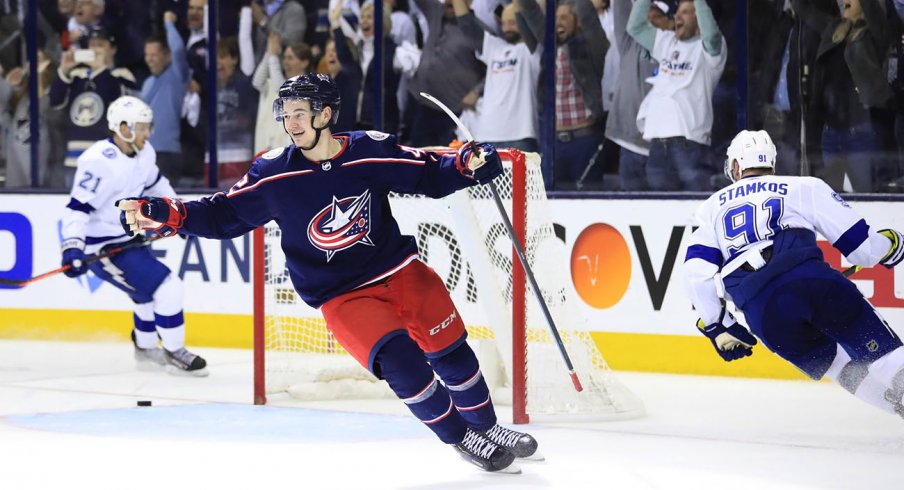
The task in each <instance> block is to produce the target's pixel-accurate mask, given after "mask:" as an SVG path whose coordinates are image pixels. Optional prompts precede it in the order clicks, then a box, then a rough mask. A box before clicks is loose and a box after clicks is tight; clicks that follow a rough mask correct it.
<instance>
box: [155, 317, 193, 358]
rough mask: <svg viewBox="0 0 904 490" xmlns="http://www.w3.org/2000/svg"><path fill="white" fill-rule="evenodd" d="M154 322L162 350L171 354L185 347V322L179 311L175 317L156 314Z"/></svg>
mask: <svg viewBox="0 0 904 490" xmlns="http://www.w3.org/2000/svg"><path fill="white" fill-rule="evenodd" d="M154 322H155V323H156V324H157V333H158V334H159V335H160V341H161V342H162V343H163V348H164V349H166V350H168V351H170V352H173V351H176V350H179V349H181V348H182V347H185V320H184V319H183V316H182V312H181V311H180V312H179V313H176V314H175V315H161V314H159V313H157V314H155V315H154Z"/></svg>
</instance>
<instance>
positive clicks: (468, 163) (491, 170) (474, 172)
mask: <svg viewBox="0 0 904 490" xmlns="http://www.w3.org/2000/svg"><path fill="white" fill-rule="evenodd" d="M455 168H457V169H458V171H459V172H461V174H462V175H464V176H465V177H468V178H471V179H474V180H476V181H477V182H480V183H481V184H483V183H486V182H489V181H491V180H493V179H494V178H496V177H497V176H499V175H501V174H502V159H501V158H499V153H497V152H496V147H494V146H493V145H491V144H489V143H477V142H475V141H472V142H470V143H468V144H466V145H464V146H462V147H461V148H459V149H458V155H456V157H455Z"/></svg>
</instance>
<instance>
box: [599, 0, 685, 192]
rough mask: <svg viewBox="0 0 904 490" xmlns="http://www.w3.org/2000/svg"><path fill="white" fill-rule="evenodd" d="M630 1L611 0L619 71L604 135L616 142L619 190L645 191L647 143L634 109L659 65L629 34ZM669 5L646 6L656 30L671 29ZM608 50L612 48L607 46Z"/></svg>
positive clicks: (642, 97)
mask: <svg viewBox="0 0 904 490" xmlns="http://www.w3.org/2000/svg"><path fill="white" fill-rule="evenodd" d="M631 5H632V0H612V5H611V7H610V9H609V10H611V11H612V17H613V28H614V38H615V40H616V41H615V46H616V48H617V49H618V51H619V71H618V78H617V79H616V81H615V91H614V93H613V97H612V106H611V107H610V109H609V117H608V118H607V119H606V138H608V139H609V140H610V141H612V142H614V143H615V144H617V145H618V146H619V147H620V149H619V153H618V176H619V181H620V186H621V190H624V191H643V190H647V188H648V187H647V176H646V173H645V172H646V165H647V157H649V156H650V142H649V141H646V140H644V139H643V134H642V133H641V132H640V131H639V130H638V129H637V110H638V109H639V108H640V103H641V102H642V101H643V99H644V97H646V95H647V93H649V91H650V88H651V85H650V84H649V83H648V82H647V78H650V77H651V76H653V75H654V74H655V73H656V70H657V69H658V64H657V63H656V60H654V59H653V57H652V56H651V55H650V51H649V50H647V48H645V47H643V46H641V45H640V44H639V43H638V42H637V41H635V40H634V38H633V37H631V35H630V34H628V31H627V27H628V17H629V16H630V15H631ZM669 10H671V8H670V6H669V5H668V4H666V3H665V2H653V3H652V4H650V7H649V8H648V9H647V20H648V21H649V22H650V24H652V25H653V26H654V27H655V28H656V29H661V30H672V28H673V26H674V21H673V20H672V19H670V18H669V17H668V12H669ZM610 51H611V47H610Z"/></svg>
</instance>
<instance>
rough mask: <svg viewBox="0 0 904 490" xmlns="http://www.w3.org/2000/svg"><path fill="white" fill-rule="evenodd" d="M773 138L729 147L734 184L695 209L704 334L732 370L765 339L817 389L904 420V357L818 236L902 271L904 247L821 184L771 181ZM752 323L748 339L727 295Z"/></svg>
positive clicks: (861, 259)
mask: <svg viewBox="0 0 904 490" xmlns="http://www.w3.org/2000/svg"><path fill="white" fill-rule="evenodd" d="M775 153H776V152H775V146H774V145H773V143H772V140H771V138H770V137H769V134H768V133H766V132H765V131H741V133H739V134H738V135H737V136H736V137H735V138H734V140H733V141H732V142H731V145H730V146H729V148H728V158H727V160H726V162H725V172H726V175H728V177H729V178H730V179H731V181H732V182H733V184H732V185H730V186H728V187H725V188H724V189H722V190H720V191H718V192H716V193H715V194H714V195H713V196H711V197H710V198H709V199H707V201H706V202H704V203H703V204H702V205H701V206H700V208H699V209H698V211H697V215H696V219H697V224H698V225H699V226H700V227H699V228H698V229H697V230H696V231H695V232H694V234H693V236H692V239H691V243H690V246H689V247H688V250H687V257H686V259H685V264H684V279H685V285H686V287H687V291H688V293H689V295H690V297H691V300H692V301H693V304H694V306H695V307H696V309H697V311H698V312H699V313H700V317H701V318H700V320H699V321H698V328H699V329H700V331H701V332H702V333H703V334H704V335H705V336H707V337H708V338H709V339H710V340H711V341H712V343H713V346H714V347H715V348H716V351H717V352H718V353H719V355H720V356H722V358H723V359H725V360H726V361H733V360H735V359H740V358H742V357H745V356H749V355H751V354H752V350H751V349H752V347H753V345H755V344H756V343H757V338H759V339H760V340H761V341H762V342H763V344H764V345H765V346H766V347H767V348H769V350H771V351H773V352H775V353H776V354H778V355H779V356H781V357H782V358H784V359H785V360H787V361H788V362H790V363H792V364H794V365H795V366H797V367H798V368H799V369H800V370H801V371H803V372H804V373H806V374H807V375H808V376H810V377H811V378H813V379H821V378H822V377H823V376H828V377H829V378H830V379H832V380H834V381H836V382H838V384H840V385H841V386H842V387H844V389H846V390H847V391H849V392H850V393H852V394H854V395H855V396H856V397H857V398H860V399H862V400H864V401H866V402H867V403H870V404H872V405H874V406H877V407H879V408H881V409H883V410H885V411H888V412H892V413H897V414H898V415H901V416H902V417H904V404H902V396H904V347H902V345H901V340H900V339H899V338H898V336H897V335H896V334H895V332H894V331H893V330H892V329H891V328H890V327H889V326H888V324H887V323H886V322H885V320H884V319H882V317H881V316H879V314H878V313H877V312H876V310H875V309H874V308H873V307H872V305H870V303H869V302H868V301H867V300H866V299H865V298H864V297H863V295H862V294H861V293H860V291H859V290H858V289H857V287H856V286H855V285H854V284H853V283H852V282H851V281H849V280H848V279H847V278H845V277H844V276H843V275H842V274H841V273H840V272H838V271H836V270H835V269H833V268H831V267H830V266H829V265H828V264H827V263H826V262H825V261H824V260H823V255H822V252H821V251H820V249H819V248H818V247H817V245H816V233H819V234H820V235H822V236H823V237H824V238H825V239H826V240H828V241H829V243H831V244H832V246H834V247H835V248H837V249H838V250H840V251H841V253H842V254H844V256H845V257H847V259H848V260H849V261H850V262H851V263H852V264H855V265H860V266H866V267H869V266H874V265H877V264H881V265H883V266H885V267H888V268H892V267H894V266H896V265H898V264H899V263H900V262H901V260H902V258H904V244H902V241H904V237H902V236H901V233H900V232H898V231H896V230H893V229H881V230H878V231H874V229H873V228H871V227H870V225H869V224H867V223H866V221H865V220H864V219H863V218H862V217H861V216H860V215H859V214H858V213H857V212H856V211H854V210H853V209H852V208H851V206H850V205H848V204H847V203H846V202H845V201H844V199H842V198H841V196H839V195H838V194H837V193H835V192H833V191H832V189H831V188H830V187H829V186H828V185H826V183H825V182H823V181H821V180H819V179H817V178H814V177H786V176H776V175H773V173H774V169H775V158H776V154H775ZM720 281H721V284H722V285H724V297H725V298H726V299H729V300H731V301H732V302H733V303H734V304H735V306H737V308H738V309H739V310H740V311H742V312H743V313H744V318H745V319H746V321H747V323H748V325H749V326H750V330H751V331H752V332H753V334H754V335H755V336H756V337H754V336H753V335H751V333H750V332H749V331H748V330H747V329H746V328H744V327H743V326H742V325H740V324H739V323H737V321H736V320H735V319H734V318H733V317H732V316H731V315H730V314H727V313H726V311H725V309H724V302H720V298H719V296H718V295H717V291H718V286H719V282H720Z"/></svg>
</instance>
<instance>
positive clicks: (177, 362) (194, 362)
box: [162, 347, 210, 377]
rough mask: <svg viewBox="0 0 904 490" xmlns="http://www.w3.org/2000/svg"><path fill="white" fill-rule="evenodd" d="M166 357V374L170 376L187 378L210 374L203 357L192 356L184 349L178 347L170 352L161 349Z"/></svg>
mask: <svg viewBox="0 0 904 490" xmlns="http://www.w3.org/2000/svg"><path fill="white" fill-rule="evenodd" d="M162 350H163V352H164V355H165V357H166V363H167V372H169V373H170V374H184V375H187V376H198V377H204V376H207V375H208V374H210V373H209V372H208V371H207V361H205V360H204V358H203V357H201V356H199V355H197V354H192V353H191V351H189V350H188V349H186V348H185V347H180V348H178V349H176V350H174V351H172V352H170V351H168V350H166V349H162Z"/></svg>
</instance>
